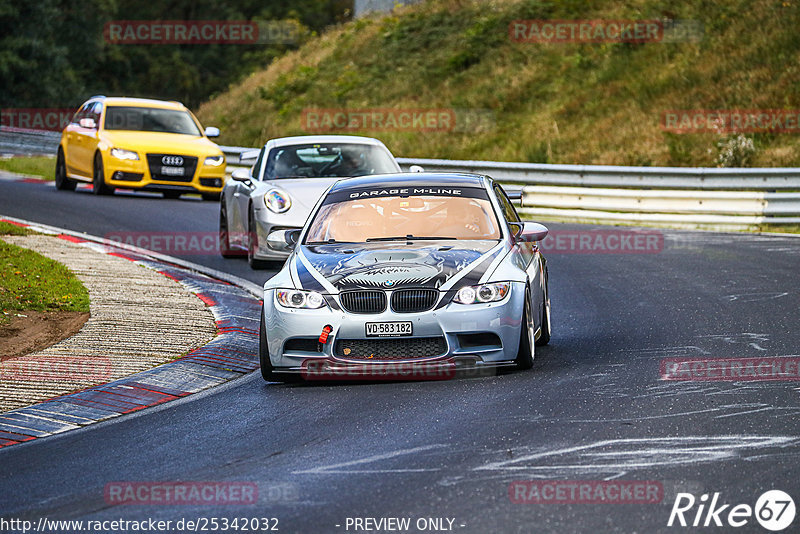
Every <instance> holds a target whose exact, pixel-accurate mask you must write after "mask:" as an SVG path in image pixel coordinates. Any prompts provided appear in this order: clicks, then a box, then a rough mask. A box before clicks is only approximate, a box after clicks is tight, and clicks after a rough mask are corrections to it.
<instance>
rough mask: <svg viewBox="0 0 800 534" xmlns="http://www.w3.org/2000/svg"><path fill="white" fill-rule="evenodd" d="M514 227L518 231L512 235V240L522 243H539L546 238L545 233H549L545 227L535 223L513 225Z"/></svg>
mask: <svg viewBox="0 0 800 534" xmlns="http://www.w3.org/2000/svg"><path fill="white" fill-rule="evenodd" d="M514 227H517V228H520V230H519V231H517V232H515V233H514V239H516V240H517V241H520V242H524V243H531V242H533V241H541V240H542V239H544V238H545V237H547V233H548V232H549V230H548V229H547V227H546V226H545V225H543V224H539V223H535V222H525V223H522V224H514Z"/></svg>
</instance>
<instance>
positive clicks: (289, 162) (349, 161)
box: [264, 143, 400, 180]
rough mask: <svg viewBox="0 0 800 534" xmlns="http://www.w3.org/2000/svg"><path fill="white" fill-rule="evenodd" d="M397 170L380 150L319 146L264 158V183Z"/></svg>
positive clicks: (291, 149) (283, 149)
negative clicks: (287, 179)
mask: <svg viewBox="0 0 800 534" xmlns="http://www.w3.org/2000/svg"><path fill="white" fill-rule="evenodd" d="M399 170H400V169H399V168H398V167H397V165H396V163H395V161H394V158H392V155H391V154H389V151H388V150H386V149H385V148H383V147H380V146H375V145H364V144H354V143H351V144H340V143H331V144H325V143H318V144H312V145H290V146H282V147H277V148H273V149H272V150H270V153H269V156H268V157H267V165H266V169H265V170H264V179H265V180H275V179H281V178H321V177H327V176H333V177H337V176H338V177H349V176H364V175H367V174H385V173H391V172H398V171H399Z"/></svg>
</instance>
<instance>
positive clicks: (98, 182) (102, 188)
mask: <svg viewBox="0 0 800 534" xmlns="http://www.w3.org/2000/svg"><path fill="white" fill-rule="evenodd" d="M92 193H94V194H95V195H111V194H113V193H114V188H113V187H110V186H108V185H107V184H106V177H105V173H104V171H103V157H102V156H101V155H100V154H99V153H98V154H96V155H95V156H94V175H93V176H92Z"/></svg>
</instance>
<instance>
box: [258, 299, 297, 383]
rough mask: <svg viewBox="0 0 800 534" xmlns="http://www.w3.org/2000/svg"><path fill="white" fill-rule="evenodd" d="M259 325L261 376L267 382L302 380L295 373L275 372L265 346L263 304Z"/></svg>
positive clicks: (265, 333) (294, 381) (265, 331)
mask: <svg viewBox="0 0 800 534" xmlns="http://www.w3.org/2000/svg"><path fill="white" fill-rule="evenodd" d="M260 323H261V326H260V327H259V329H258V332H259V334H258V360H259V363H260V365H261V378H263V379H264V380H265V381H267V382H285V383H296V382H302V377H301V376H300V375H296V374H282V373H277V372H275V368H274V367H272V362H271V361H270V360H269V349H268V347H267V329H266V326H265V325H264V306H263V305H262V306H261V321H260Z"/></svg>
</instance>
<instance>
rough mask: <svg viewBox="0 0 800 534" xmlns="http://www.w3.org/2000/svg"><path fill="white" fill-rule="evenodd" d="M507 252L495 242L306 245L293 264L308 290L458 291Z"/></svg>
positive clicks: (477, 278)
mask: <svg viewBox="0 0 800 534" xmlns="http://www.w3.org/2000/svg"><path fill="white" fill-rule="evenodd" d="M503 250H504V246H503V245H502V242H499V241H496V240H461V241H454V240H442V241H413V242H411V243H408V244H406V243H402V242H398V243H394V242H392V243H391V244H387V243H386V242H375V243H358V244H352V243H350V244H345V243H342V244H329V245H314V246H302V247H300V248H299V249H298V250H297V253H296V254H295V255H294V256H293V260H292V261H294V267H295V268H296V272H297V278H298V280H299V282H300V285H301V286H302V287H303V288H304V289H311V290H316V291H329V290H331V287H330V286H333V288H334V289H335V290H336V291H345V290H349V289H376V288H383V289H398V288H403V287H429V288H437V289H451V288H453V289H457V288H459V287H462V286H464V285H472V284H477V283H478V281H479V280H480V278H481V276H483V274H484V273H486V271H487V269H488V268H489V266H490V265H491V264H492V262H493V261H494V260H495V259H496V258H497V257H498V256H499V255H500V254H502V253H503ZM321 279H324V281H325V283H322V282H321Z"/></svg>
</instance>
